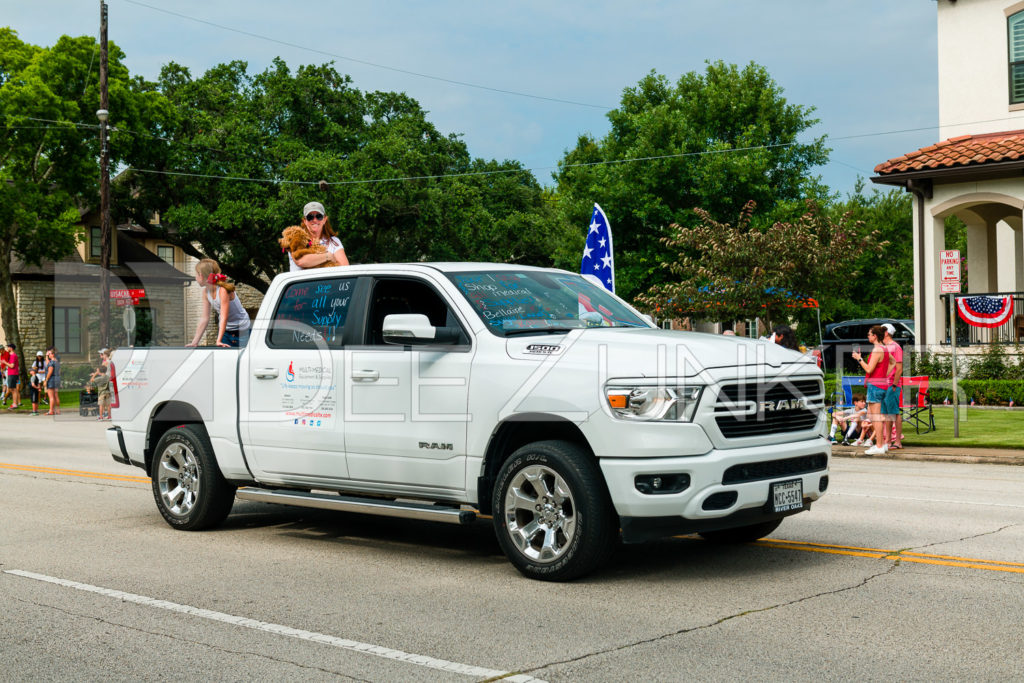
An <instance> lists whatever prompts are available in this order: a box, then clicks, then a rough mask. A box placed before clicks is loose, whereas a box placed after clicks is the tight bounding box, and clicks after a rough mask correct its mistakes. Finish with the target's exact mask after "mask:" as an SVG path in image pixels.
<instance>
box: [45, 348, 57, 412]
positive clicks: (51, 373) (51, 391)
mask: <svg viewBox="0 0 1024 683" xmlns="http://www.w3.org/2000/svg"><path fill="white" fill-rule="evenodd" d="M44 382H45V384H46V395H47V396H48V397H49V398H50V410H49V412H47V413H46V414H47V415H60V394H59V391H60V356H58V355H57V349H56V348H54V347H53V346H51V347H50V348H48V349H46V377H45V379H44Z"/></svg>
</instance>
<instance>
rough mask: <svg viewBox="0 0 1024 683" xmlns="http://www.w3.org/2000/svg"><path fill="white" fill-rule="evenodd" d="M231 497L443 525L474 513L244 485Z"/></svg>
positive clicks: (468, 519)
mask: <svg viewBox="0 0 1024 683" xmlns="http://www.w3.org/2000/svg"><path fill="white" fill-rule="evenodd" d="M235 497H236V498H240V499H242V500H252V501H255V502H258V503H279V504H281V505H296V506H299V507H307V508H319V509H321V510H338V511H341V512H359V513H363V514H367V515H380V516H382V517H404V518H405V519H422V520H427V521H431V522H447V523H448V524H470V523H472V522H474V521H475V520H476V512H475V511H473V510H460V509H459V508H446V507H439V506H437V505H430V504H428V503H408V502H398V501H393V500H380V499H376V498H356V497H354V496H339V495H334V494H330V493H306V492H304V491H289V490H280V489H258V488H253V487H248V486H247V487H243V488H240V489H238V490H237V491H236V492H235Z"/></svg>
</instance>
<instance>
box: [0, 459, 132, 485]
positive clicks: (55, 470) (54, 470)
mask: <svg viewBox="0 0 1024 683" xmlns="http://www.w3.org/2000/svg"><path fill="white" fill-rule="evenodd" d="M0 468H2V469H7V470H21V471H24V472H39V473H41V474H63V475H66V476H70V477H89V478H91V479H111V480H113V481H130V482H137V483H140V484H148V483H149V477H132V476H129V475H127V474H105V473H103V472H85V471H82V470H66V469H62V468H59V467H36V466H34V465H12V464H9V463H3V462H0Z"/></svg>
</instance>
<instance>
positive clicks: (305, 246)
mask: <svg viewBox="0 0 1024 683" xmlns="http://www.w3.org/2000/svg"><path fill="white" fill-rule="evenodd" d="M280 243H281V250H282V251H287V252H291V255H292V258H293V259H295V260H296V261H298V260H299V259H300V258H302V257H303V256H305V255H306V254H323V253H326V252H327V247H325V246H324V245H322V244H313V241H312V240H311V239H309V233H308V232H306V229H305V228H304V227H302V226H301V225H292V226H290V227H287V228H285V229H284V232H283V233H281V240H280ZM333 265H335V263H334V262H333V261H328V262H327V263H320V264H317V265H316V266H313V267H314V268H329V267H331V266H333Z"/></svg>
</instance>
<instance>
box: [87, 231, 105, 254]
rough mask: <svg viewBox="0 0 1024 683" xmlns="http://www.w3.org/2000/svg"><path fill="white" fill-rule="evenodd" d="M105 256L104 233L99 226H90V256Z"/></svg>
mask: <svg viewBox="0 0 1024 683" xmlns="http://www.w3.org/2000/svg"><path fill="white" fill-rule="evenodd" d="M101 256H103V235H102V233H101V231H100V228H99V227H98V226H95V225H94V226H92V227H91V228H89V258H100V257H101Z"/></svg>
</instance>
